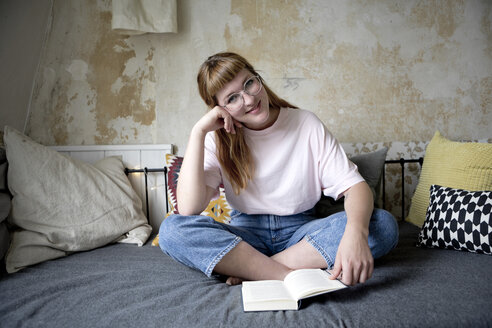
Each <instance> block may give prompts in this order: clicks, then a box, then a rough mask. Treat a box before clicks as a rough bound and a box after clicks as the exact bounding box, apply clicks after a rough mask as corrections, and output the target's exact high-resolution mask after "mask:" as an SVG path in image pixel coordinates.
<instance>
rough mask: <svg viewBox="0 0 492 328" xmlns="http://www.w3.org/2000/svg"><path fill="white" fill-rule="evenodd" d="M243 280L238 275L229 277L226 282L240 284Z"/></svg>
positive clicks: (232, 284) (230, 284) (231, 284)
mask: <svg viewBox="0 0 492 328" xmlns="http://www.w3.org/2000/svg"><path fill="white" fill-rule="evenodd" d="M242 282H243V279H241V278H237V277H229V278H227V280H226V284H227V285H229V286H234V285H240V284H241V283H242Z"/></svg>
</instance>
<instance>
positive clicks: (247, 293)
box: [242, 280, 293, 302]
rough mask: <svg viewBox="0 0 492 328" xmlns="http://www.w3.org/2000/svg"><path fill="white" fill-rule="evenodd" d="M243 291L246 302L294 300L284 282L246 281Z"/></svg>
mask: <svg viewBox="0 0 492 328" xmlns="http://www.w3.org/2000/svg"><path fill="white" fill-rule="evenodd" d="M242 289H243V298H244V299H245V300H246V302H248V301H254V302H262V301H273V300H293V297H292V295H290V293H289V291H288V290H287V288H286V287H285V285H284V282H283V281H280V280H261V281H244V282H243V287H242Z"/></svg>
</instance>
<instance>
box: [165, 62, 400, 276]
mask: <svg viewBox="0 0 492 328" xmlns="http://www.w3.org/2000/svg"><path fill="white" fill-rule="evenodd" d="M197 81H198V88H199V91H200V95H201V97H202V98H203V100H204V101H205V103H206V104H207V105H208V106H209V108H210V110H209V111H208V112H207V113H206V114H205V115H204V116H203V117H202V118H201V119H200V120H199V121H198V122H197V123H196V124H195V125H194V127H193V129H192V131H191V134H190V139H189V143H188V147H187V149H186V153H185V156H184V160H183V164H182V167H181V171H180V176H179V180H178V187H177V202H178V208H179V212H180V215H173V216H170V217H168V218H167V219H166V220H164V221H163V223H162V226H161V228H160V232H159V234H160V238H159V239H160V245H161V248H162V250H163V251H164V252H165V253H167V254H168V255H170V256H171V257H173V258H175V259H176V260H177V261H180V262H182V263H184V264H185V265H188V266H190V267H193V268H196V269H199V270H201V271H203V272H204V273H205V274H206V275H208V276H210V275H211V274H212V273H213V272H215V273H217V274H222V275H226V276H228V277H229V278H228V279H227V281H226V283H227V284H230V285H233V284H238V283H241V281H242V280H243V279H246V280H265V279H277V280H282V279H283V278H284V277H285V276H286V275H287V274H288V273H289V272H290V271H292V270H296V269H301V268H331V272H332V278H333V279H337V278H339V279H341V281H342V282H343V283H345V284H347V285H354V284H356V283H363V282H365V281H366V280H367V279H369V278H370V277H371V275H372V272H373V267H374V260H373V258H377V257H380V256H382V255H384V254H386V253H387V252H389V251H390V250H391V249H392V248H393V247H394V246H395V245H396V243H397V240H398V228H397V225H396V222H395V219H394V218H393V217H392V216H391V214H389V213H388V212H386V211H383V210H373V197H372V193H371V191H370V189H369V187H368V185H367V183H366V182H365V181H364V179H363V178H362V177H361V176H360V174H359V173H358V171H357V167H356V166H355V165H354V164H353V163H352V162H350V161H349V160H348V159H347V157H346V155H345V153H344V152H343V150H342V148H341V147H340V145H339V144H338V142H337V141H336V139H335V138H334V137H333V136H332V135H331V134H330V132H329V131H328V130H327V129H326V127H325V126H324V125H323V123H322V122H321V121H320V120H319V119H318V118H317V117H316V116H315V115H314V114H313V113H311V112H309V111H305V110H300V109H296V107H294V106H292V105H291V104H289V103H288V102H286V101H285V100H283V99H281V98H279V97H278V96H277V95H275V93H274V92H272V91H271V90H270V89H269V88H268V87H267V86H266V84H265V83H264V81H263V80H262V78H261V77H260V76H259V74H258V73H257V72H256V71H255V70H254V68H253V66H252V65H251V64H250V63H249V62H248V61H247V60H246V59H244V58H243V57H241V56H239V55H237V54H234V53H219V54H216V55H213V56H211V57H209V58H208V59H207V60H206V61H205V62H204V63H203V64H202V66H201V67H200V70H199V73H198V76H197ZM220 184H223V185H224V188H225V192H226V198H227V200H228V202H229V204H230V205H231V206H232V207H233V208H234V211H233V213H232V215H231V222H230V224H229V225H225V224H221V223H217V222H215V221H214V220H213V219H212V218H209V217H204V216H199V215H198V214H199V213H201V212H202V211H203V210H204V209H205V208H206V206H207V204H208V203H209V201H210V200H211V199H212V198H213V197H216V196H217V195H218V187H219V185H220ZM321 192H323V193H324V194H325V195H327V196H331V197H333V198H335V199H338V198H341V197H345V202H344V204H345V205H344V206H345V211H343V212H339V213H336V214H334V215H332V216H329V217H327V218H322V219H318V218H315V217H314V216H313V212H312V210H311V209H312V208H313V207H314V205H315V204H316V202H317V201H318V200H319V199H320V197H321ZM342 273H343V274H342Z"/></svg>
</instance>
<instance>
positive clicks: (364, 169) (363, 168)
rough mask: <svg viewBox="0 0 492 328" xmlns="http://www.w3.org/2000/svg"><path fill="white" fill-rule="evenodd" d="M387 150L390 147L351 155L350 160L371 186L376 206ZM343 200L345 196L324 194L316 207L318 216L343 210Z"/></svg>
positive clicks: (378, 205)
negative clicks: (334, 196)
mask: <svg viewBox="0 0 492 328" xmlns="http://www.w3.org/2000/svg"><path fill="white" fill-rule="evenodd" d="M387 152H388V148H387V147H383V148H381V149H379V150H376V151H374V152H371V153H367V154H360V155H355V156H353V157H350V160H351V161H352V162H353V163H354V164H355V165H357V168H358V170H359V173H360V175H361V176H362V177H363V178H364V180H366V182H367V184H368V185H369V188H371V191H372V194H373V197H374V206H375V207H380V204H379V198H380V194H381V174H382V172H383V168H384V161H385V160H386V153H387ZM343 201H344V199H343V198H341V199H339V200H338V201H335V200H334V199H333V198H331V197H327V196H324V195H323V194H322V195H321V199H320V200H319V202H318V203H317V204H316V206H315V207H314V210H315V213H316V216H318V217H327V216H329V215H331V214H334V213H337V212H340V211H343V210H344V207H343Z"/></svg>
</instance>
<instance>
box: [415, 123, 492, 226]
mask: <svg viewBox="0 0 492 328" xmlns="http://www.w3.org/2000/svg"><path fill="white" fill-rule="evenodd" d="M433 184H436V185H440V186H445V187H450V188H458V189H465V190H477V191H478V190H492V144H488V143H477V142H454V141H450V140H448V139H446V138H444V137H443V136H442V135H441V134H440V133H439V131H437V132H436V133H435V135H434V137H433V138H432V140H431V142H430V143H429V145H428V146H427V149H426V151H425V158H424V164H423V166H422V172H421V174H420V179H419V183H418V185H417V189H416V190H415V194H414V195H413V198H412V204H411V206H410V212H409V213H408V216H407V221H408V222H411V223H413V224H415V225H418V226H422V224H423V223H424V221H425V214H426V211H427V207H428V206H429V189H430V186H431V185H433Z"/></svg>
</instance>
